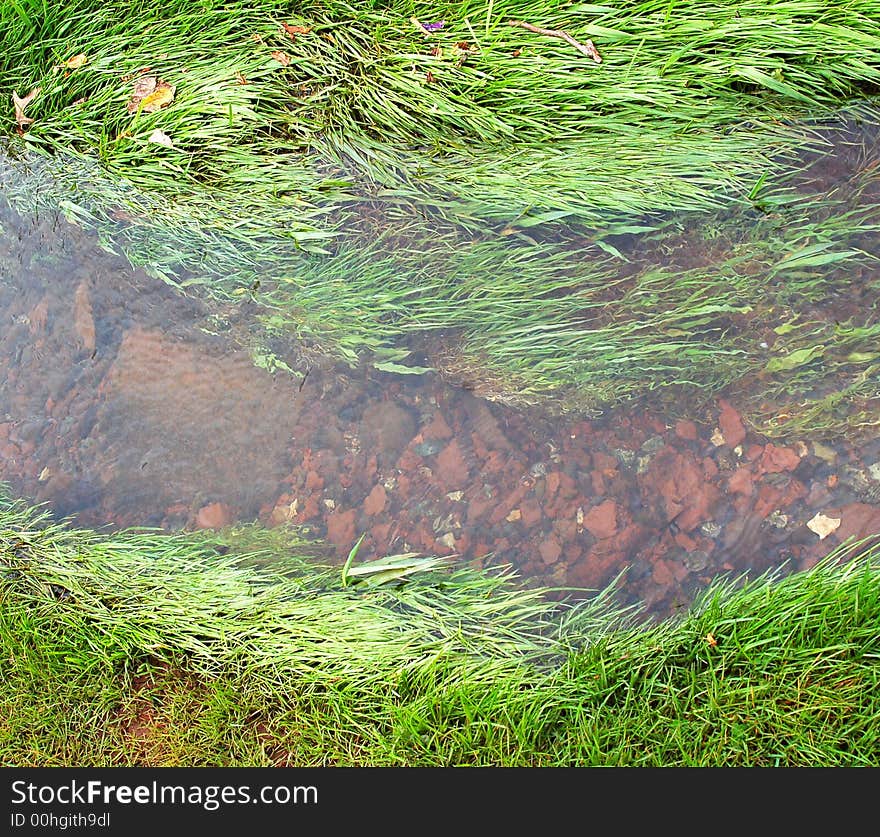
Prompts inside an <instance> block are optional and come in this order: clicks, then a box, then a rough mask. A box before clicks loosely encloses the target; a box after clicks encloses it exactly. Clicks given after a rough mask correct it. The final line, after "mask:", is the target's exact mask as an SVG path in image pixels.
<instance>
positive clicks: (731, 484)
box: [727, 468, 755, 497]
mask: <svg viewBox="0 0 880 837" xmlns="http://www.w3.org/2000/svg"><path fill="white" fill-rule="evenodd" d="M754 479H755V477H754V475H753V474H752V472H751V471H750V470H749V469H748V468H737V469H736V470H735V471H734V472H733V473H732V474H731V475H730V479H729V480H728V481H727V490H728V491H729V492H730V493H731V494H742V495H743V496H745V497H750V496H751V495H752V491H753V490H754V488H753V483H754Z"/></svg>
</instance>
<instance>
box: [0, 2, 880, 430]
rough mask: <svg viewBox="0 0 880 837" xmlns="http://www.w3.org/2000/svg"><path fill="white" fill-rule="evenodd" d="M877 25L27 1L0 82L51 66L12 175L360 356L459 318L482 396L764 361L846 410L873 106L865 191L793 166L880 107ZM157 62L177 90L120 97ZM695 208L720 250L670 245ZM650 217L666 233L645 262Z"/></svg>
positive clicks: (867, 370) (587, 11) (585, 397)
mask: <svg viewBox="0 0 880 837" xmlns="http://www.w3.org/2000/svg"><path fill="white" fill-rule="evenodd" d="M413 17H415V18H417V19H422V20H425V19H428V18H429V17H430V18H431V19H434V18H436V19H438V20H440V19H443V20H445V21H446V25H445V27H444V28H443V29H442V30H440V31H439V32H436V33H434V34H432V35H427V34H425V33H424V32H423V31H422V30H420V29H419V28H417V27H416V26H415V25H414V24H413V23H412V21H411V18H413ZM511 19H517V20H525V21H529V22H532V23H536V24H538V25H541V26H548V27H553V28H559V29H565V30H566V31H568V32H570V33H571V34H572V35H573V36H575V37H577V38H580V39H582V40H584V39H586V38H591V39H593V40H594V42H595V43H596V45H597V47H598V49H599V51H600V52H601V53H602V57H603V61H602V63H601V64H596V63H594V62H592V61H590V60H589V59H585V58H584V56H582V55H581V54H580V53H579V52H578V51H577V50H575V49H573V48H572V47H571V46H570V45H569V44H566V43H565V42H564V41H561V40H559V39H553V38H547V37H543V36H540V35H536V34H534V33H530V32H526V31H525V30H523V29H521V28H517V27H514V26H510V25H509V23H508V21H509V20H511ZM878 21H880V3H877V2H871V1H869V0H860V2H833V3H816V2H814V1H813V0H786V1H785V2H769V3H767V2H764V3H751V2H736V3H712V2H706V0H677V2H675V3H668V2H663V3H659V2H655V0H642V2H627V3H620V4H614V5H608V6H602V5H584V4H563V3H559V2H549V3H548V2H542V3H536V2H533V0H508V2H501V3H500V4H499V3H495V2H492V3H486V2H459V3H454V4H447V5H444V6H439V7H438V6H425V5H420V4H418V3H412V2H403V0H390V2H385V3H376V2H360V3H356V4H351V3H345V2H339V0H332V1H331V2H329V3H321V4H313V3H304V4H299V5H297V7H296V9H295V10H294V9H292V8H291V7H289V6H288V5H286V4H284V3H281V2H276V0H249V2H244V1H243V0H239V2H231V3H219V2H210V0H206V2H202V3H199V4H197V6H196V5H194V4H192V3H183V2H178V3H176V4H172V5H171V6H170V7H169V6H168V5H167V4H165V5H163V6H161V7H159V6H158V5H154V4H144V3H140V2H138V3H133V2H131V1H130V0H111V2H108V3H106V4H103V5H102V6H101V7H100V9H99V10H95V8H94V5H93V4H91V3H88V2H86V0H76V2H72V3H71V2H65V3H61V2H54V1H51V2H49V1H47V2H42V0H40V2H38V1H37V0H16V2H14V3H8V4H5V5H4V6H3V7H2V9H0V36H2V39H3V45H4V49H3V51H2V56H3V57H2V58H0V68H2V77H3V85H4V87H3V90H4V91H7V92H10V93H11V91H12V90H17V91H18V92H19V94H21V95H24V93H25V92H26V91H30V90H32V89H34V88H36V87H40V89H41V93H40V95H39V96H38V97H37V98H36V99H35V100H34V101H33V102H32V104H31V105H29V107H28V110H27V115H28V117H30V118H32V119H33V120H34V121H33V123H31V124H29V125H27V126H26V127H27V130H26V131H25V132H23V136H16V135H15V122H14V113H13V110H12V108H11V107H10V104H11V97H9V96H7V95H6V93H5V92H4V93H3V98H2V101H3V102H5V103H6V104H5V105H4V106H3V107H5V111H3V110H0V119H5V126H6V132H7V133H9V134H12V139H13V142H12V143H11V145H10V148H9V153H10V154H11V155H12V159H9V160H7V161H6V162H5V163H0V166H2V169H3V170H2V172H0V174H2V180H3V188H4V192H5V193H7V195H8V196H9V197H10V199H11V200H13V203H15V204H16V205H18V206H19V207H21V208H26V207H27V206H28V205H34V204H35V203H36V204H37V205H44V206H45V205H46V204H54V205H55V206H56V207H58V208H60V209H61V210H62V211H64V212H65V213H66V214H67V215H68V217H70V218H72V219H74V220H76V221H77V222H78V223H81V224H84V225H86V226H89V227H92V228H94V229H96V230H97V231H98V232H99V235H100V236H101V237H102V239H103V241H104V242H105V244H106V246H107V247H108V248H110V249H119V250H122V251H123V252H124V253H126V255H128V257H129V258H130V259H131V261H132V262H133V263H135V264H137V265H142V266H145V267H147V268H148V269H149V270H150V271H151V272H152V273H153V274H154V275H156V276H158V277H160V278H162V279H164V280H165V281H168V282H170V283H173V284H175V285H177V286H179V287H182V288H184V289H187V291H188V292H193V293H195V292H206V293H210V294H213V295H217V296H222V297H224V298H225V299H230V298H233V299H234V298H248V299H250V298H252V296H253V294H252V291H251V289H252V288H254V287H256V286H257V284H259V286H260V289H261V290H260V294H259V295H258V300H259V301H260V302H261V303H263V304H264V305H265V306H266V307H267V309H268V311H267V314H266V318H265V322H266V327H267V328H268V329H269V330H270V331H274V332H293V333H296V334H297V335H299V336H300V337H304V338H307V339H309V340H311V341H313V342H315V343H317V344H319V345H320V346H322V347H323V348H324V349H325V350H327V351H330V352H332V353H334V354H336V355H337V356H339V357H341V358H343V359H345V360H346V361H348V362H349V363H351V364H356V363H357V362H359V361H360V360H363V359H367V360H372V361H373V362H376V363H378V364H385V365H386V366H387V364H388V363H392V364H398V367H399V365H400V362H401V361H404V362H405V363H412V359H411V358H410V360H406V358H407V355H406V352H407V351H408V350H409V349H411V348H412V347H413V346H414V345H422V344H425V343H429V344H432V345H435V344H436V343H437V342H438V341H439V343H440V344H441V345H442V346H443V347H444V350H443V351H441V352H438V353H436V356H435V357H433V358H431V359H430V361H429V365H433V366H435V367H436V368H438V369H439V370H440V371H442V372H445V373H447V374H450V375H451V376H452V377H453V378H455V379H461V378H464V379H466V380H468V382H469V383H472V384H473V383H474V382H476V387H477V389H478V391H480V392H482V393H483V394H485V395H488V396H490V397H494V398H496V399H500V400H507V401H511V402H527V403H533V402H536V401H540V402H542V403H550V404H552V405H553V406H555V407H557V408H560V409H570V408H576V409H588V410H595V411H602V410H604V409H606V408H608V407H610V406H613V405H616V404H619V403H621V402H623V401H627V400H632V399H633V398H637V397H640V396H648V397H651V398H657V397H663V394H664V393H669V396H670V397H669V399H668V400H669V401H670V402H671V403H683V401H686V400H687V398H688V397H690V398H691V400H693V399H694V398H697V399H699V398H702V397H708V396H710V395H712V394H715V393H717V392H719V391H721V390H723V389H725V388H728V389H729V388H730V387H735V386H740V385H741V384H742V383H743V382H745V381H750V382H755V381H757V382H758V383H759V384H760V385H761V386H764V384H766V389H767V392H766V394H765V395H762V396H760V397H756V398H755V399H753V401H754V403H752V404H750V405H744V406H747V407H748V408H749V411H750V413H751V414H752V415H753V416H754V418H755V421H756V422H757V423H758V424H759V428H760V429H761V430H763V431H764V432H767V433H771V434H774V435H779V434H785V433H794V432H798V431H799V429H800V428H806V429H808V430H809V429H813V430H816V431H818V430H821V431H822V432H826V431H833V432H841V433H842V432H845V430H846V429H847V428H848V427H850V426H855V427H860V426H864V425H868V426H870V425H871V423H872V421H873V419H872V418H871V416H872V415H873V414H874V411H873V409H872V406H871V405H872V404H873V403H874V402H875V401H876V398H877V395H878V393H877V386H876V381H877V378H878V375H877V368H876V364H875V363H874V358H873V357H872V352H871V350H870V348H869V347H870V345H871V343H872V341H874V340H875V338H876V333H877V322H876V311H874V310H873V308H872V307H870V306H869V307H867V308H865V307H863V308H862V309H861V310H859V311H858V312H856V313H855V314H854V315H853V316H852V317H844V323H843V324H842V326H841V327H840V328H838V327H837V325H836V324H835V325H832V323H834V322H835V320H836V319H840V317H839V316H838V315H839V311H838V310H837V309H836V307H835V305H834V301H835V300H836V299H838V298H840V297H841V296H842V295H846V294H849V293H850V291H851V289H852V288H854V287H865V286H866V287H867V288H868V290H870V289H871V288H872V287H874V284H873V283H875V280H874V279H873V278H872V277H873V273H872V272H871V271H872V270H873V267H872V257H871V256H870V255H869V254H871V253H872V252H876V228H877V218H876V212H872V211H871V209H872V207H873V206H875V205H876V200H873V199H872V198H871V197H870V196H871V195H872V194H874V192H873V191H872V190H874V189H875V184H876V171H877V168H876V152H874V151H873V150H872V144H873V140H872V137H873V134H872V133H871V132H870V131H868V132H867V133H865V134H863V135H862V137H863V138H862V140H861V142H863V144H864V150H863V160H862V163H861V171H860V174H859V175H858V179H859V181H860V182H859V184H856V185H853V186H852V188H850V189H849V192H848V194H847V195H841V194H838V193H837V192H834V193H830V194H829V192H828V188H829V187H828V186H827V185H826V184H825V183H816V184H814V185H813V187H812V189H810V188H805V184H804V178H803V176H802V174H801V173H800V169H801V168H802V166H803V165H804V160H805V159H806V157H805V155H808V156H809V157H810V158H811V159H818V160H822V159H823V158H824V157H826V156H828V155H829V154H831V153H839V152H840V144H839V143H838V144H836V145H833V144H832V142H831V141H830V139H829V130H831V129H834V128H835V127H837V126H839V125H840V124H842V123H843V122H844V121H846V120H849V124H850V125H852V124H853V122H854V121H859V120H861V121H862V122H865V123H868V124H873V125H875V126H876V124H877V122H878V116H877V110H876V106H873V105H871V104H870V101H871V97H872V96H876V92H877V90H878V80H880V22H878ZM282 22H287V23H291V24H295V25H298V26H302V27H306V28H308V29H309V31H308V32H301V33H299V34H296V35H295V36H294V37H293V38H291V37H289V36H288V35H287V34H286V33H285V32H284V30H283V29H282V27H281V23H282ZM463 44H464V45H465V46H462V45H463ZM279 52H283V53H284V60H283V61H279V60H278V57H277V54H278V53H279ZM273 53H276V57H273ZM77 54H82V55H84V56H85V57H86V58H85V63H84V64H83V65H82V66H80V67H76V68H66V67H65V66H64V65H65V62H67V61H68V60H69V59H70V58H71V57H72V56H75V55H77ZM145 68H150V69H149V70H147V69H145ZM147 74H155V75H156V76H157V77H161V78H162V79H164V80H166V81H168V82H169V83H172V84H174V85H175V98H174V101H173V102H172V103H171V104H170V105H169V106H168V107H165V108H163V109H161V110H159V111H157V112H155V113H147V112H144V111H143V110H140V111H136V112H134V113H130V112H129V109H128V108H127V103H128V101H129V99H130V97H131V95H132V89H133V83H134V80H135V79H136V78H137V77H139V76H143V75H147ZM429 74H430V78H429ZM0 92H2V91H0ZM866 100H867V101H866ZM856 101H859V102H861V104H859V105H855V104H854V102H856ZM156 130H160V131H161V132H164V134H165V135H167V136H168V137H170V138H171V140H172V143H173V147H171V148H167V147H164V146H162V145H157V144H156V143H154V142H151V141H150V139H149V138H150V136H151V135H152V134H153V132H154V131H156ZM859 130H861V129H859ZM853 136H856V137H858V130H857V131H856V132H854V134H853ZM41 152H42V153H41ZM44 153H51V154H53V155H54V157H53V158H51V159H49V158H47V157H46V156H45V154H44ZM71 155H73V156H71ZM864 194H867V195H868V197H863V195H864ZM682 225H684V226H687V227H688V228H689V229H693V230H694V233H693V235H692V238H691V246H692V247H693V248H694V249H699V248H700V247H701V245H702V244H703V243H704V242H701V236H704V235H707V234H708V233H709V232H711V231H716V232H717V234H718V235H719V236H720V237H721V239H723V240H725V241H726V243H727V247H726V248H719V247H717V246H714V247H713V248H712V249H713V252H714V259H711V260H706V259H704V260H702V261H701V262H700V263H699V264H697V265H693V264H686V265H677V264H671V263H669V262H668V260H667V259H666V258H665V257H664V247H665V245H664V243H663V241H662V240H661V239H662V238H663V237H666V236H670V235H672V236H673V237H674V236H675V235H676V234H677V231H678V230H677V228H680V227H681V226H682ZM743 227H747V228H748V233H747V234H745V235H743V233H742V228H743ZM632 237H636V238H639V237H649V238H651V240H653V241H656V242H657V244H656V247H655V249H654V251H653V261H651V262H648V261H645V260H643V261H642V263H641V264H640V265H638V267H637V269H634V268H633V267H632V265H631V264H629V263H628V262H627V258H629V256H628V250H627V247H628V246H629V243H628V242H627V239H628V238H632ZM706 249H710V248H708V247H707V248H706ZM819 309H821V310H822V311H823V313H821V314H820V315H819V316H818V318H817V317H816V316H815V314H816V311H817V310H819ZM790 323H797V324H798V329H797V333H795V332H794V331H792V332H788V333H787V334H786V335H784V336H785V339H784V340H783V339H779V340H777V338H776V337H774V338H773V341H774V342H773V343H772V351H771V352H766V351H765V350H763V349H762V348H760V347H758V348H756V346H755V342H757V343H759V344H760V343H761V342H766V343H768V346H769V345H771V341H768V340H766V339H764V340H758V341H754V340H752V337H753V336H755V335H767V334H771V333H775V332H774V329H778V328H780V327H786V324H790ZM777 337H780V338H781V337H783V335H777ZM866 347H868V348H866ZM811 351H812V354H810V352H811ZM786 358H788V360H786ZM800 360H803V362H799V361H800ZM415 365H419V364H418V363H416V364H415ZM390 368H395V367H393V366H392V367H390ZM786 400H788V401H790V402H793V403H792V405H791V409H789V408H788V406H787V405H785V404H784V403H783V402H785V401H786ZM780 405H782V406H780ZM780 414H784V415H785V416H788V417H787V418H785V419H780V417H779V416H780Z"/></svg>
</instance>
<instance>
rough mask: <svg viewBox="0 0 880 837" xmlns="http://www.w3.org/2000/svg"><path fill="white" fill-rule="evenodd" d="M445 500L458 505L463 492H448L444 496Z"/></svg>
mask: <svg viewBox="0 0 880 837" xmlns="http://www.w3.org/2000/svg"><path fill="white" fill-rule="evenodd" d="M446 499H447V500H452V502H453V503H460V502H461V501H462V499H464V491H450V492H449V493H448V494H447V495H446Z"/></svg>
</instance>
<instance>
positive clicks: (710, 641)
mask: <svg viewBox="0 0 880 837" xmlns="http://www.w3.org/2000/svg"><path fill="white" fill-rule="evenodd" d="M705 639H706V644H707V645H708V646H709V647H710V648H714V647H715V646H716V645H718V640H717V639H715V637H714V636H712V634H706V637H705Z"/></svg>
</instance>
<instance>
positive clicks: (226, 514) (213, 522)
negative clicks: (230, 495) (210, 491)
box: [196, 503, 232, 529]
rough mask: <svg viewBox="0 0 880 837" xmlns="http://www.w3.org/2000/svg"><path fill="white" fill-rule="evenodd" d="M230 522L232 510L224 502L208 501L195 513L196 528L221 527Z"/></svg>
mask: <svg viewBox="0 0 880 837" xmlns="http://www.w3.org/2000/svg"><path fill="white" fill-rule="evenodd" d="M231 522H232V512H231V511H230V509H229V506H227V505H226V503H209V504H208V505H207V506H202V507H201V508H200V509H199V511H198V513H197V514H196V528H198V529H222V528H223V527H224V526H228V525H229V524H230V523H231Z"/></svg>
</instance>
